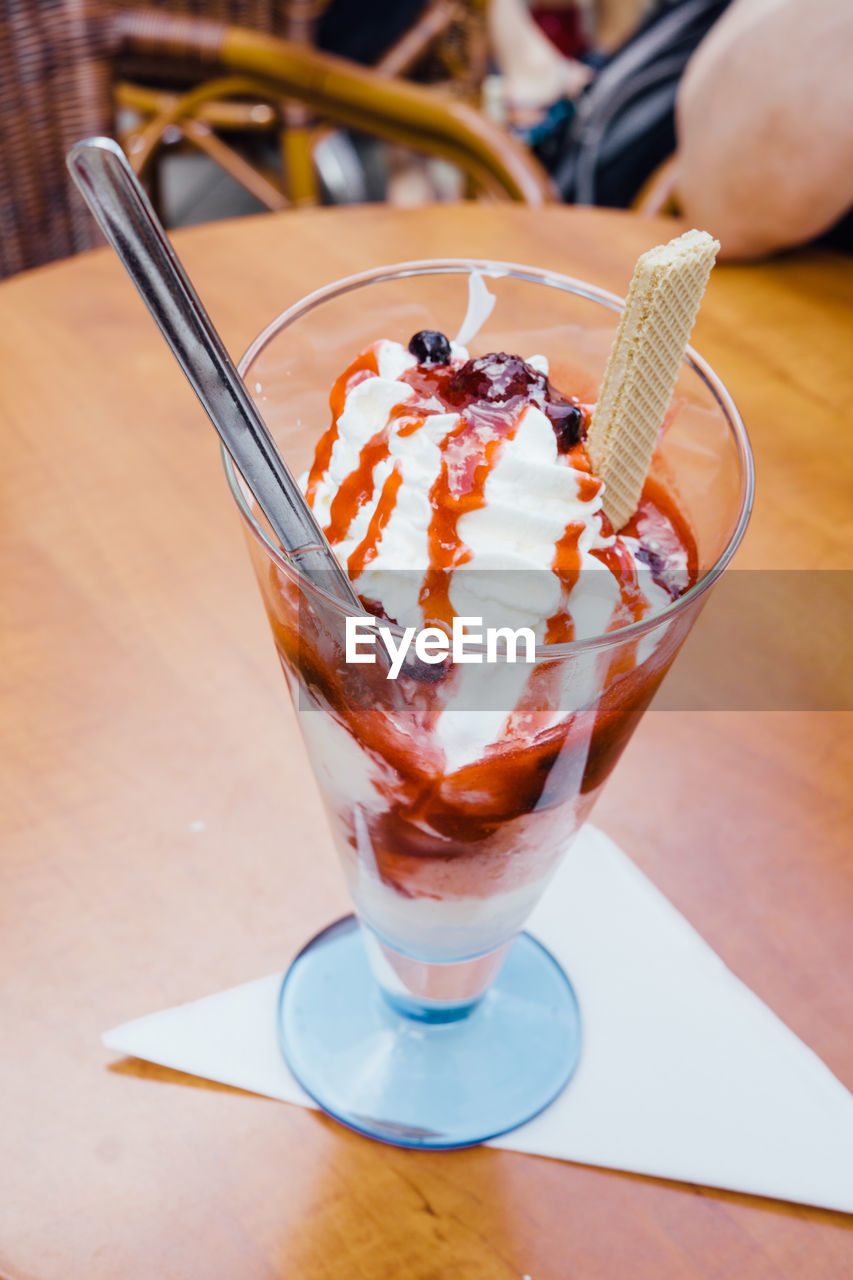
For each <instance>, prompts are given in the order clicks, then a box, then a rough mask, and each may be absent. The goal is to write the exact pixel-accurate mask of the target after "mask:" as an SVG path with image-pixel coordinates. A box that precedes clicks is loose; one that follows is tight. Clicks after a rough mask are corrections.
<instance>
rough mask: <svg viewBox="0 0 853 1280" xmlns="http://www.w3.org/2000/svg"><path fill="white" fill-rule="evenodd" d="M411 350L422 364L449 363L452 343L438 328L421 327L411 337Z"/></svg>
mask: <svg viewBox="0 0 853 1280" xmlns="http://www.w3.org/2000/svg"><path fill="white" fill-rule="evenodd" d="M409 351H410V352H411V354H412V355H413V356H414V357H415V358H416V359H417V360H418V361H419V362H420V364H447V362H448V361H449V360H450V343H449V342H448V340H447V338H446V337H445V336H444V334H443V333H439V332H438V330H437V329H421V331H420V333H416V334H414V335H413V336H412V337H411V338H410V339H409Z"/></svg>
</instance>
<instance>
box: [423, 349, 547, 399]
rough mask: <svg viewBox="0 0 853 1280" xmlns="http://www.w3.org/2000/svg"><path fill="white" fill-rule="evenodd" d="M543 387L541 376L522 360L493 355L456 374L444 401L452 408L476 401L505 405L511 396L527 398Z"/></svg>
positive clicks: (466, 366) (471, 361)
mask: <svg viewBox="0 0 853 1280" xmlns="http://www.w3.org/2000/svg"><path fill="white" fill-rule="evenodd" d="M544 385H545V379H544V377H543V375H542V374H541V373H539V372H538V371H537V370H536V369H533V368H532V367H531V366H530V365H529V364H527V363H526V362H525V361H524V360H522V358H521V356H508V355H507V354H506V352H505V351H492V352H491V353H490V354H489V355H487V356H477V357H476V358H475V359H474V360H469V361H468V363H467V364H463V366H462V368H461V369H457V370H456V372H455V373H454V375H453V377H452V378H451V379H450V381H449V382H448V384H447V398H448V400H450V401H451V403H454V404H463V403H464V404H471V403H472V402H473V401H475V400H479V401H481V402H485V403H486V404H506V402H507V400H511V399H512V398H513V396H526V395H528V394H529V391H530V388H531V387H540V388H544Z"/></svg>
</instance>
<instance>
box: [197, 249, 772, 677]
mask: <svg viewBox="0 0 853 1280" xmlns="http://www.w3.org/2000/svg"><path fill="white" fill-rule="evenodd" d="M472 271H479V272H481V273H482V274H483V275H484V276H486V277H487V278H492V279H500V278H502V277H511V278H512V279H516V280H523V281H527V282H528V283H530V284H543V285H546V286H548V287H550V288H555V289H558V290H562V291H563V292H564V293H571V294H573V295H574V296H575V297H581V298H585V299H586V300H587V301H589V302H595V303H599V304H601V305H603V306H604V307H605V308H606V309H607V310H609V311H614V312H616V313H617V314H618V313H621V312H622V311H623V310H624V307H625V299H624V298H620V297H619V295H618V294H615V293H611V292H610V291H609V290H607V289H601V288H599V287H598V286H597V285H593V284H589V283H588V282H587V281H585V280H579V279H577V278H576V277H574V276H567V275H564V274H563V273H562V272H558V271H549V270H547V269H545V268H540V267H530V266H525V265H524V264H521V263H515V262H505V261H502V260H499V259H489V258H421V259H413V260H411V261H406V262H397V263H390V264H388V265H385V266H380V267H372V268H370V269H369V270H367V271H360V272H357V273H355V274H353V275H349V276H343V277H341V278H340V279H338V280H334V281H332V282H331V283H330V284H326V285H322V286H321V287H320V288H318V289H314V290H313V291H312V292H311V293H309V294H306V295H305V297H303V298H301V299H300V300H299V301H297V302H295V303H293V304H292V305H291V306H290V307H288V308H287V309H286V310H284V311H282V312H281V313H280V314H279V315H278V316H276V317H275V318H274V319H273V320H271V321H270V323H269V324H268V325H266V327H265V328H264V329H262V330H261V332H260V333H259V334H258V335H257V336H256V337H255V338H254V339H253V340H252V342H251V343H250V345H249V346H248V347H247V349H246V351H245V352H244V354H243V355H242V356H241V358H240V360H239V362H238V365H237V368H238V372H239V373H240V376H241V377H242V378H243V379H244V380H245V376H246V372H247V370H248V368H249V367H250V365H251V364H252V362H253V361H254V360H255V359H256V358H257V357H258V356H259V355H260V354H261V352H262V351H263V350H264V348H265V347H267V346H268V345H269V343H270V342H271V341H272V340H273V339H274V338H275V337H277V336H278V335H279V333H281V332H282V331H283V330H284V329H286V328H287V327H288V325H290V324H292V323H293V322H294V321H295V320H298V319H301V318H302V317H303V316H306V315H308V314H309V313H310V312H312V311H314V310H315V309H316V308H317V307H318V306H320V305H322V304H323V303H324V302H328V301H330V300H332V299H334V298H338V297H341V296H343V295H344V294H347V293H351V292H352V291H353V290H355V289H359V288H361V287H362V286H364V285H369V284H383V283H387V282H389V281H391V280H399V279H405V278H407V277H413V276H428V275H434V276H440V275H463V274H464V275H467V274H470V273H471V272H472ZM682 364H683V365H686V366H687V367H688V368H689V369H690V370H691V371H692V372H693V373H695V374H696V375H697V376H698V378H699V380H700V381H701V382H702V383H703V384H704V386H705V387H706V388H707V389H708V390H709V391H710V393H711V395H712V396H713V398H714V400H715V401H716V403H717V405H718V407H719V408H720V409H721V410H722V412H723V416H724V417H725V419H726V424H727V426H728V428H729V431H730V433H731V435H732V437H733V440H734V444H735V448H736V450H737V456H738V461H739V463H740V480H741V483H740V508H739V511H738V516H737V519H736V521H735V523H734V528H733V529H732V532H731V534H730V535H729V539H728V542H727V543H726V545H725V547H724V548H723V550H722V551H721V552H720V554H719V556H718V557H717V559H716V560H715V561H714V563H713V565H711V567H710V568H709V569H707V570H706V572H705V573H704V574H703V575H702V577H701V578H699V579H698V581H696V582H695V583H694V584H693V586H692V587H689V588H688V590H687V591H685V592H684V594H683V595H681V596H678V597H677V598H676V599H675V600H672V601H671V602H670V603H669V604H668V605H665V606H664V608H663V609H661V610H659V611H658V612H656V613H653V614H652V615H651V616H650V617H648V618H642V619H641V620H640V621H639V622H633V623H631V624H630V625H629V626H627V627H618V628H617V629H616V630H615V631H608V632H604V633H603V634H601V635H597V636H588V637H587V638H585V639H583V640H571V641H568V642H565V643H562V644H545V643H542V644H540V643H539V642H538V641H537V644H536V662H537V664H538V663H539V662H544V661H552V660H557V659H560V658H567V657H570V656H572V655H574V654H578V653H583V652H587V651H591V650H595V649H601V648H607V647H609V646H611V645H613V644H617V643H618V644H622V643H630V642H631V641H634V640H638V639H640V638H641V637H642V636H644V635H646V634H647V633H648V632H650V631H652V630H653V629H654V628H655V627H658V626H660V625H661V624H662V623H665V622H666V623H668V622H669V621H671V620H673V619H674V618H676V617H678V616H679V615H680V614H682V613H683V612H684V610H685V609H687V608H688V606H689V605H691V604H693V603H694V602H695V601H697V600H699V599H700V598H701V597H702V596H703V595H704V594H705V593H706V592H707V591H708V590H709V589H710V588H711V587H712V586H713V585H714V583H715V582H716V581H717V580H718V579H719V578H720V576H721V575H722V573H723V571H724V570H725V568H726V567H727V566H728V564H729V563H730V561H731V559H732V557H733V555H734V553H735V551H736V550H737V548H738V546H739V545H740V543H741V540H742V539H743V535H744V533H745V531H746V527H747V524H748V523H749V517H750V513H751V511H752V505H753V499H754V495H755V468H754V463H753V456H752V449H751V447H750V443H749V437H748V435H747V432H746V427H745V426H744V423H743V419H742V418H741V416H740V413H739V412H738V409H737V406H736V405H735V403H734V400H733V399H732V397H731V395H730V393H729V391H728V389H727V388H726V386H725V384H724V383H723V381H722V380H721V378H720V377H719V376H718V375H717V374H716V373H715V372H714V370H713V369H712V368H711V366H710V365H709V364H708V362H707V361H706V360H704V359H703V357H702V356H700V355H699V353H698V352H697V351H695V350H694V349H693V347H691V346H688V347H687V348H686V351H685V354H684V358H683V360H682ZM220 453H221V455H222V462H223V466H224V469H225V476H226V480H227V482H228V487H229V489H230V490H231V496H232V497H233V498H234V501H235V502H236V504H237V509H238V511H239V512H240V515H241V516H242V518H243V520H244V522H245V524H246V525H247V527H248V529H249V531H250V533H251V534H252V535H253V536H254V537H255V539H256V540H257V541H258V542H260V543H261V544H262V546H263V547H264V549H265V550H266V552H267V554H268V555H269V557H270V558H271V559H272V560H273V562H274V563H275V564H277V565H278V566H279V567H280V568H281V569H282V570H283V571H284V572H285V573H286V574H287V575H288V576H292V577H295V579H296V580H297V582H298V585H299V587H300V589H301V590H303V591H304V592H305V594H306V595H307V596H308V597H309V598H311V597H313V598H315V599H316V600H317V601H319V602H321V603H322V605H323V607H324V608H325V609H328V608H332V609H333V610H335V611H336V612H338V613H339V614H340V615H341V616H342V617H344V618H345V617H365V616H367V613H366V610H365V611H363V612H360V613H355V612H354V610H353V609H352V608H351V607H350V606H349V605H347V604H346V603H344V602H343V601H342V600H341V599H340V597H338V596H336V595H334V594H333V593H331V592H328V591H325V590H324V589H323V588H322V587H320V586H318V585H317V584H316V583H314V582H313V581H312V580H311V579H310V578H308V577H307V576H306V575H305V574H304V573H302V572H301V570H300V568H299V565H298V563H297V561H296V559H295V558H294V554H289V553H288V552H286V551H285V550H284V548H283V547H281V546H279V545H278V544H277V543H276V542H274V541H273V540H272V539H271V538H270V536H269V535H268V533H267V532H266V530H265V529H264V528H262V526H261V525H260V524H259V523H258V521H257V520H256V518H255V515H254V513H253V512H252V510H251V508H250V507H249V505H248V503H247V502H246V499H245V495H244V493H243V490H242V488H241V485H240V480H239V479H238V475H239V472H238V469H237V468H236V466H235V465H234V462H233V459H232V458H231V455H230V454H229V453H228V450H227V449H226V448H225V446H224V444H223V445H220ZM244 483H245V481H244ZM247 488H248V485H247ZM308 550H310V548H309V547H307V546H306V547H301V548H300V549H299V551H298V552H297V553H295V555H296V556H298V555H301V554H304V553H305V552H306V551H308ZM390 629H391V630H392V631H396V630H398V629H399V631H400V633H402V631H403V628H402V627H399V624H395V625H394V626H392V627H391V628H390ZM474 651H475V647H474V646H472V647H471V648H470V652H472V653H473V652H474ZM540 651H541V657H540Z"/></svg>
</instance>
